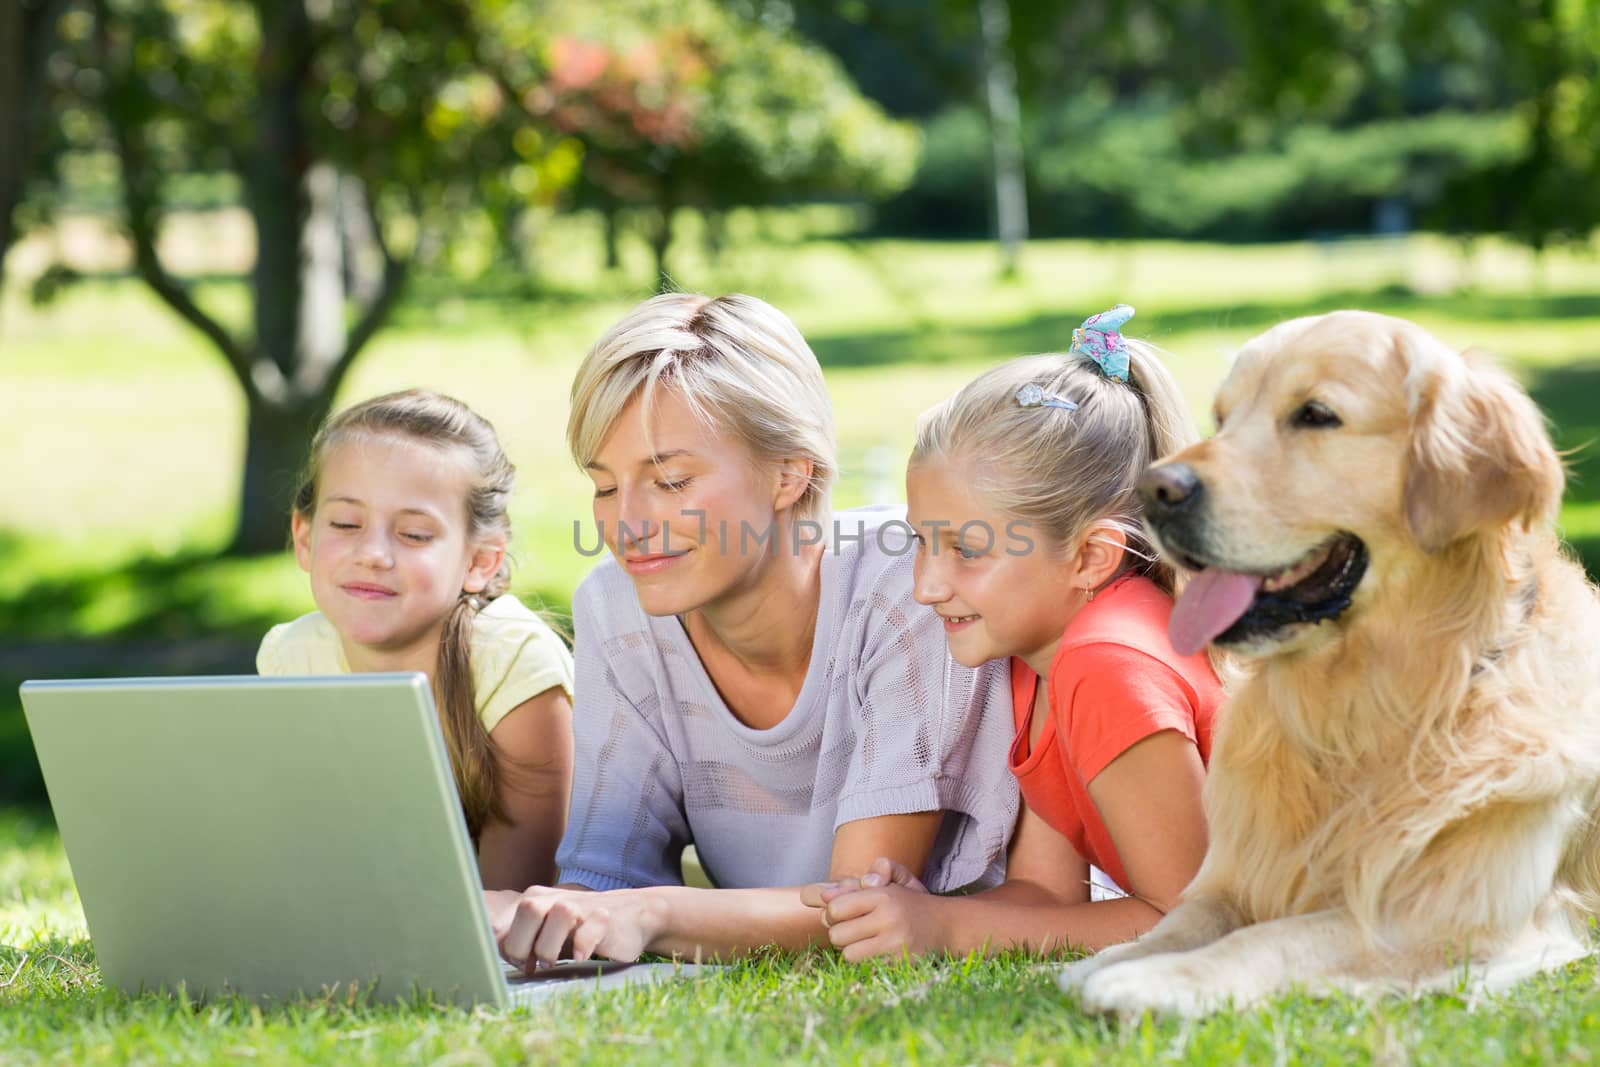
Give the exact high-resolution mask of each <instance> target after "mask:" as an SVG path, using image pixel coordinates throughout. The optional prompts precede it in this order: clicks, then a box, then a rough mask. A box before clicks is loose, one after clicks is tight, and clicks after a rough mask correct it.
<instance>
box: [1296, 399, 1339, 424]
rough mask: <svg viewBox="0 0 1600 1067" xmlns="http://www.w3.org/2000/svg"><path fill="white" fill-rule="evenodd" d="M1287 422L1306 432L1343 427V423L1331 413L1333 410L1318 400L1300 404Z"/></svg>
mask: <svg viewBox="0 0 1600 1067" xmlns="http://www.w3.org/2000/svg"><path fill="white" fill-rule="evenodd" d="M1289 421H1290V422H1291V423H1292V424H1294V425H1295V426H1297V427H1300V428H1302V429H1307V430H1329V429H1332V428H1333V427H1335V426H1343V425H1344V421H1343V420H1342V419H1340V418H1339V416H1338V415H1335V414H1334V413H1333V409H1332V408H1330V407H1329V406H1328V405H1326V404H1324V403H1323V402H1322V401H1320V400H1307V401H1306V402H1305V403H1304V404H1301V405H1300V406H1299V407H1298V408H1297V409H1295V413H1294V414H1293V415H1292V416H1290V418H1289Z"/></svg>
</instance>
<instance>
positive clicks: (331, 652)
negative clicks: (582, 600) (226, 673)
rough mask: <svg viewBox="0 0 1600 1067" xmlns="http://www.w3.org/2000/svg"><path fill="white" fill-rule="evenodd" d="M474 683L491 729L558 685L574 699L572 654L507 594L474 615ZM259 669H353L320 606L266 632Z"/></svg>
mask: <svg viewBox="0 0 1600 1067" xmlns="http://www.w3.org/2000/svg"><path fill="white" fill-rule="evenodd" d="M467 656H468V659H469V661H470V662H471V664H472V686H473V692H474V693H475V694H476V697H477V704H478V718H479V719H480V720H482V722H483V728H484V729H485V730H493V729H494V728H495V726H497V725H498V724H499V722H500V720H501V719H503V718H505V717H506V713H507V712H509V711H510V710H511V709H512V708H514V707H516V706H517V705H519V704H521V703H523V702H524V701H526V700H529V699H530V698H532V697H535V696H538V695H539V694H540V693H542V692H544V691H545V690H546V689H554V688H556V687H558V686H559V687H560V688H561V689H563V690H565V691H566V694H567V699H568V700H571V699H572V653H571V652H568V651H567V646H566V643H565V642H563V641H562V640H561V638H560V637H559V636H558V635H557V634H556V632H555V631H554V630H552V629H551V628H550V626H549V624H548V623H546V622H545V621H544V620H543V619H541V618H539V616H537V615H535V614H534V613H533V612H532V611H529V610H528V608H527V607H526V606H525V605H524V604H523V603H522V601H520V600H518V599H517V598H516V597H514V596H511V595H510V594H506V595H504V596H499V597H496V598H495V599H493V600H491V601H490V602H489V603H488V604H487V605H486V606H485V607H484V609H483V610H482V611H480V612H478V613H477V614H476V615H475V616H473V619H472V643H471V646H470V648H469V649H468V652H467ZM256 671H257V672H258V673H260V674H277V675H284V674H291V675H300V674H349V673H350V664H349V663H347V662H346V661H345V658H344V646H343V645H341V644H340V643H339V634H338V632H337V631H335V630H334V628H333V624H332V623H331V622H329V621H328V620H327V618H326V617H325V616H324V615H323V614H322V612H320V611H313V612H311V613H310V614H309V615H302V616H300V617H299V618H298V619H295V620H294V621H293V622H286V623H281V624H280V625H277V626H274V627H273V628H272V629H270V630H268V631H267V636H266V637H263V638H262V639H261V648H260V650H259V651H257V652H256Z"/></svg>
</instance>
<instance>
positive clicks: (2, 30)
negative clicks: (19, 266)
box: [0, 0, 66, 279]
mask: <svg viewBox="0 0 1600 1067" xmlns="http://www.w3.org/2000/svg"><path fill="white" fill-rule="evenodd" d="M65 6H66V4H65V2H64V0H4V2H0V279H3V278H4V276H5V263H6V253H7V252H8V251H10V249H11V242H12V240H13V239H14V238H15V237H16V235H17V232H18V230H17V227H16V209H17V205H18V203H19V202H20V201H21V199H22V195H23V189H24V187H25V186H26V185H27V184H28V182H29V181H30V179H32V178H33V177H35V176H36V175H37V174H38V173H39V172H41V171H47V170H48V169H49V162H48V156H47V153H48V148H49V146H50V145H51V143H52V142H51V139H49V138H46V137H42V136H41V134H42V133H44V132H45V131H44V130H43V127H44V126H45V116H46V115H47V113H48V112H47V109H46V108H45V107H44V99H45V96H46V91H45V84H44V82H45V70H46V61H47V60H48V59H49V57H50V56H51V55H53V54H54V53H55V48H56V29H57V26H58V24H59V22H60V19H61V12H62V9H63V8H64V7H65ZM41 141H43V142H44V145H43V146H41Z"/></svg>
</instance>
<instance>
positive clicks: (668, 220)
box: [650, 186, 678, 293]
mask: <svg viewBox="0 0 1600 1067" xmlns="http://www.w3.org/2000/svg"><path fill="white" fill-rule="evenodd" d="M656 210H657V212H658V213H659V214H660V216H661V217H660V218H659V219H658V220H657V222H656V227H655V230H654V231H653V232H652V233H651V234H650V249H651V251H653V252H654V253H655V257H656V292H658V293H671V292H676V291H677V288H678V285H677V283H676V282H674V281H673V280H672V270H671V267H670V266H669V265H668V263H667V252H668V250H669V249H670V248H671V247H672V214H673V196H672V192H671V190H670V189H668V188H667V187H665V186H663V187H662V190H661V194H660V195H659V196H658V197H657V198H656Z"/></svg>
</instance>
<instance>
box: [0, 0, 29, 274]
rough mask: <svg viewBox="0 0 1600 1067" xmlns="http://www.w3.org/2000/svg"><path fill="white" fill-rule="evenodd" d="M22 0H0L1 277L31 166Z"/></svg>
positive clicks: (26, 52) (26, 51)
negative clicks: (13, 215) (25, 176)
mask: <svg viewBox="0 0 1600 1067" xmlns="http://www.w3.org/2000/svg"><path fill="white" fill-rule="evenodd" d="M22 27H23V15H22V4H21V3H19V2H17V0H11V2H8V3H0V115H4V116H6V118H5V120H4V121H0V280H3V279H4V278H5V266H6V251H7V250H8V249H9V248H10V247H11V234H12V231H11V213H12V211H13V210H14V209H15V208H16V206H17V201H18V200H19V199H21V195H22V176H23V174H24V173H25V172H26V168H27V143H26V140H25V137H24V133H23V131H24V129H25V127H26V126H27V110H26V108H27V104H26V103H25V102H24V100H23V78H22V71H23V68H24V67H25V66H26V62H25V60H26V57H27V54H28V45H27V41H26V40H25V39H24V37H23V33H22Z"/></svg>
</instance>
